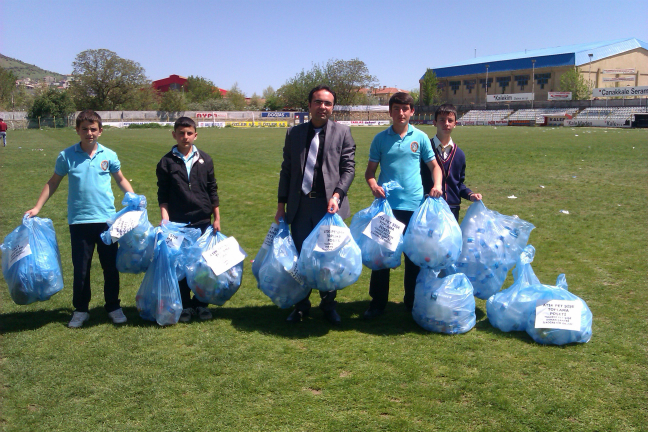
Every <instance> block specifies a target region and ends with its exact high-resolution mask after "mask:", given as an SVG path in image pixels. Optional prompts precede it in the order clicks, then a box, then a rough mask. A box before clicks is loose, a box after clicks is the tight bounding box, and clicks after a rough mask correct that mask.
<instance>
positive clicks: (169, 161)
mask: <svg viewBox="0 0 648 432" xmlns="http://www.w3.org/2000/svg"><path fill="white" fill-rule="evenodd" d="M171 134H172V135H173V138H174V139H175V140H176V143H177V145H175V146H173V148H172V149H171V151H170V152H168V153H167V154H165V155H164V156H162V159H161V160H160V162H159V163H158V165H157V169H156V170H155V174H156V175H157V179H158V181H157V184H158V203H159V205H160V212H161V214H162V223H165V221H171V222H180V223H186V224H188V226H189V227H191V228H199V229H200V230H201V232H202V233H204V232H205V231H206V230H207V228H208V227H209V226H210V225H211V226H212V227H213V229H214V231H220V213H219V210H218V205H219V203H218V193H217V190H218V186H217V185H216V179H215V178H214V162H213V161H212V159H211V157H209V155H208V154H207V153H205V152H203V151H202V150H198V149H197V148H196V146H195V145H194V141H195V140H196V138H197V137H198V133H197V132H196V123H195V122H194V121H193V120H192V119H190V118H189V117H180V118H179V119H178V120H176V122H175V124H174V126H173V132H172V133H171ZM212 214H213V215H214V221H213V222H212V220H211V217H212ZM178 284H179V285H180V297H181V298H182V308H183V310H182V313H181V314H180V321H182V322H188V321H190V320H191V317H192V316H193V315H198V317H199V318H200V319H202V320H206V319H211V317H212V315H211V312H210V311H209V309H208V308H207V303H203V302H201V301H200V300H198V299H197V298H196V296H195V295H194V297H193V298H191V289H190V288H189V285H188V284H187V280H186V279H183V280H181V281H179V282H178Z"/></svg>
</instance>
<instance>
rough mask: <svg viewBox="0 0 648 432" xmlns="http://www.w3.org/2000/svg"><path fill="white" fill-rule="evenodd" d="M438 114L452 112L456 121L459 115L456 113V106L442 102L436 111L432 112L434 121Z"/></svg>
mask: <svg viewBox="0 0 648 432" xmlns="http://www.w3.org/2000/svg"><path fill="white" fill-rule="evenodd" d="M439 114H446V115H449V114H454V118H455V121H457V120H458V118H459V116H458V115H457V108H455V106H454V105H452V104H443V105H441V106H440V107H439V108H437V110H436V112H435V113H434V121H436V119H437V117H438V116H439Z"/></svg>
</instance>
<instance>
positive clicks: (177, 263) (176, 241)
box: [156, 222, 200, 281]
mask: <svg viewBox="0 0 648 432" xmlns="http://www.w3.org/2000/svg"><path fill="white" fill-rule="evenodd" d="M158 230H159V231H160V232H161V233H162V235H163V236H164V239H165V242H166V244H167V246H168V249H169V256H170V260H171V262H172V264H173V266H174V267H175V270H176V275H177V279H178V280H179V281H180V280H182V279H184V278H185V277H186V265H187V262H188V256H189V250H190V249H191V247H193V245H194V244H195V243H196V241H197V240H198V238H199V237H200V229H198V228H187V227H185V224H182V223H177V222H167V223H163V224H162V225H160V226H159V227H158V228H156V231H158Z"/></svg>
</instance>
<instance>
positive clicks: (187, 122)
mask: <svg viewBox="0 0 648 432" xmlns="http://www.w3.org/2000/svg"><path fill="white" fill-rule="evenodd" d="M181 127H192V128H194V130H196V122H195V121H193V119H192V118H190V117H180V118H179V119H178V120H176V121H175V123H174V125H173V131H174V132H175V131H177V130H178V128H181Z"/></svg>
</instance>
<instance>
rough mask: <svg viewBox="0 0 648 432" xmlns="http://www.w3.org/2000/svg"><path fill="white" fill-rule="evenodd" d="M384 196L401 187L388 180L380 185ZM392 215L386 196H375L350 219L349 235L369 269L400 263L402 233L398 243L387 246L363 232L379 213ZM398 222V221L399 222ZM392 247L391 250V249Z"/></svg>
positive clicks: (385, 267)
mask: <svg viewBox="0 0 648 432" xmlns="http://www.w3.org/2000/svg"><path fill="white" fill-rule="evenodd" d="M382 188H383V189H384V191H385V196H389V191H390V190H394V189H402V187H401V186H400V185H399V184H398V182H396V181H390V182H387V183H385V184H383V185H382ZM383 214H384V215H386V216H388V217H390V218H393V217H394V212H393V211H392V209H391V206H390V205H389V202H388V201H387V198H376V199H375V200H374V201H373V203H372V204H371V206H370V207H367V208H366V209H363V210H360V211H359V212H358V213H356V214H355V215H354V216H353V219H352V220H351V226H350V227H349V229H350V230H351V235H352V236H353V239H354V240H355V241H356V243H357V244H358V247H359V248H360V251H361V252H362V264H364V265H365V266H367V267H368V268H370V269H371V270H382V269H391V268H396V267H398V266H399V265H400V264H401V254H402V253H403V235H402V234H400V235H399V236H398V237H399V239H398V243H397V245H396V247H395V248H392V247H388V246H387V244H388V243H385V242H380V243H379V242H377V241H376V240H374V239H371V238H370V237H369V236H367V235H365V234H363V232H364V231H365V229H366V228H367V226H368V225H369V224H370V223H371V221H372V220H373V219H374V218H376V217H378V216H379V215H381V216H382V215H383ZM382 220H383V221H384V219H382ZM399 223H400V222H399ZM392 249H393V250H392Z"/></svg>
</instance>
